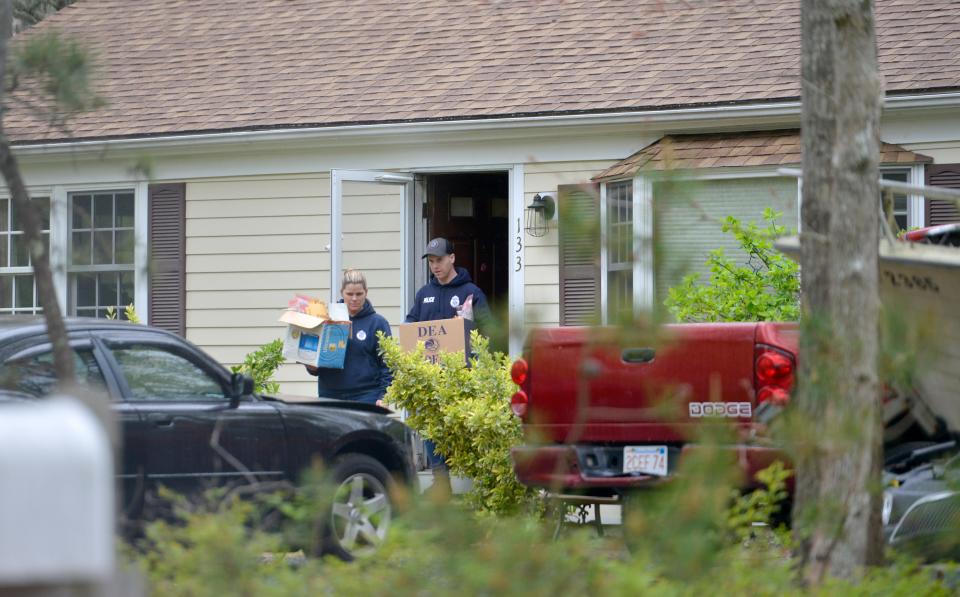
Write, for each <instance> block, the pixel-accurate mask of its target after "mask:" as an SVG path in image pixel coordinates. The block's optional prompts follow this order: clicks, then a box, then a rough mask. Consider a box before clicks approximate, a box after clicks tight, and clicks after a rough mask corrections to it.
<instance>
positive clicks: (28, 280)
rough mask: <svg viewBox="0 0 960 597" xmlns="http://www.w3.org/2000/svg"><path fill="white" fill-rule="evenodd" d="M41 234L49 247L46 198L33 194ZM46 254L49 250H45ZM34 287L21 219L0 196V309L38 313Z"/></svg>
mask: <svg viewBox="0 0 960 597" xmlns="http://www.w3.org/2000/svg"><path fill="white" fill-rule="evenodd" d="M33 203H34V205H35V206H36V208H37V211H38V215H39V216H40V228H41V235H42V237H43V242H44V246H45V247H46V248H47V251H49V250H50V199H49V197H35V198H33ZM48 254H49V253H48ZM40 311H41V308H40V303H39V301H38V300H37V289H36V284H35V283H34V278H33V267H32V263H31V260H30V250H29V247H28V246H27V242H26V238H25V236H24V232H23V219H22V218H21V216H20V214H19V213H18V210H17V209H16V207H15V206H14V204H13V200H12V199H9V198H0V313H4V314H9V313H38V312H40Z"/></svg>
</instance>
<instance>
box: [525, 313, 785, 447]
mask: <svg viewBox="0 0 960 597" xmlns="http://www.w3.org/2000/svg"><path fill="white" fill-rule="evenodd" d="M758 342H764V343H770V344H772V345H780V346H781V347H783V348H785V349H786V350H789V351H790V352H795V350H796V334H795V326H794V325H793V324H778V323H723V324H682V325H668V326H663V328H662V333H660V334H659V336H658V339H657V341H637V340H636V339H628V338H626V337H625V336H624V334H622V333H618V332H617V331H616V330H613V329H598V328H577V327H566V328H553V329H545V330H538V331H536V332H534V333H533V334H532V335H531V339H530V344H529V346H528V351H527V356H528V359H529V364H530V372H531V373H530V379H529V396H530V402H529V405H528V413H527V417H526V423H527V424H526V425H525V426H524V430H525V432H526V434H527V437H528V438H529V439H530V440H534V441H540V442H543V441H546V442H567V443H570V442H636V443H643V442H679V441H683V440H684V439H686V438H687V437H688V435H689V433H690V431H691V426H692V425H699V424H702V419H701V418H700V416H699V415H702V414H703V412H702V409H703V408H704V406H705V404H706V403H718V402H723V403H727V404H726V405H724V406H723V409H724V410H723V411H722V412H726V411H729V412H727V414H726V416H725V418H726V420H727V421H730V422H737V423H740V424H743V425H750V424H751V422H752V419H751V416H750V415H751V413H752V408H753V407H754V406H755V396H754V387H753V377H754V349H755V345H756V344H757V343H758ZM727 405H729V408H728V406H727ZM706 408H708V409H713V408H715V405H709V406H706ZM711 412H712V411H711Z"/></svg>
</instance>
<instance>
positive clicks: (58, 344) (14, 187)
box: [0, 0, 74, 388]
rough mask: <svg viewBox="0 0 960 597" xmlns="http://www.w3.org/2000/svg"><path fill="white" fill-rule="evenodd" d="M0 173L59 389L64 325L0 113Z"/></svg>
mask: <svg viewBox="0 0 960 597" xmlns="http://www.w3.org/2000/svg"><path fill="white" fill-rule="evenodd" d="M12 19H13V15H12V12H11V0H0V82H4V83H5V82H6V65H7V44H8V42H9V41H10V37H11V28H12V25H13V20H12ZM5 90H6V87H5V84H0V106H2V105H3V100H4V97H3V94H4V91H5ZM0 172H2V174H3V178H4V180H5V181H6V183H7V189H9V191H10V197H11V199H12V200H13V206H14V208H15V209H16V210H17V213H18V214H19V215H20V220H21V222H23V236H24V239H25V240H26V242H27V246H28V247H29V250H30V260H31V263H32V265H33V275H34V279H35V280H36V284H37V295H38V298H39V300H40V306H41V307H43V316H44V319H45V320H46V322H47V336H48V337H49V338H50V343H51V344H52V345H53V366H54V370H55V371H56V374H57V380H58V382H59V385H60V387H61V388H64V387H66V386H69V385H70V384H72V383H73V380H74V371H73V354H72V353H71V351H70V345H69V342H68V340H67V332H66V328H65V327H64V324H63V317H62V316H61V314H60V304H59V303H58V302H57V291H56V289H55V288H54V287H53V275H52V274H51V272H50V255H49V254H48V253H47V250H46V248H45V247H44V246H43V238H42V237H41V235H40V218H39V216H38V215H37V212H36V210H35V209H34V206H33V204H32V203H31V202H30V195H29V194H28V193H27V187H26V185H25V184H24V182H23V176H22V175H21V174H20V167H19V165H18V164H17V159H16V158H15V157H14V155H13V151H12V149H11V147H10V140H9V139H8V138H7V135H6V132H5V130H4V128H3V118H2V115H0Z"/></svg>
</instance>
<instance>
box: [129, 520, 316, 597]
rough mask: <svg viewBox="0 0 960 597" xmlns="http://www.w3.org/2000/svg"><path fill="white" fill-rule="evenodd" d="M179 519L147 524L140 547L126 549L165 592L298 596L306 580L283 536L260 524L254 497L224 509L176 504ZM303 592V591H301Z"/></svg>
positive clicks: (154, 588) (154, 589)
mask: <svg viewBox="0 0 960 597" xmlns="http://www.w3.org/2000/svg"><path fill="white" fill-rule="evenodd" d="M177 514H178V518H179V520H178V521H177V523H176V524H170V523H167V522H155V523H152V524H151V525H149V526H148V527H147V529H146V537H145V540H144V541H143V543H144V544H146V545H147V546H149V547H148V548H147V549H143V550H142V551H136V552H135V551H132V550H131V551H128V557H130V558H132V559H135V560H136V563H137V565H138V566H139V568H140V569H141V571H142V572H143V573H144V574H145V576H146V577H147V580H148V582H149V585H150V591H149V593H150V594H151V595H156V596H164V595H196V596H199V595H250V596H253V595H295V594H298V593H297V591H298V590H302V588H301V587H300V586H299V585H301V584H302V583H303V581H302V579H301V578H300V575H299V574H297V571H296V570H294V569H293V568H291V567H290V566H288V565H287V564H286V562H285V561H284V560H283V558H271V557H269V554H275V553H284V552H283V545H282V541H281V537H280V536H279V535H277V534H269V533H264V532H262V531H260V530H258V529H257V525H256V524H255V518H256V514H257V511H256V509H255V508H254V505H253V503H251V502H242V501H232V502H229V503H228V504H227V506H226V507H224V508H221V509H206V508H203V509H199V510H197V511H189V510H186V509H182V508H181V509H178V513H177ZM300 594H303V593H300Z"/></svg>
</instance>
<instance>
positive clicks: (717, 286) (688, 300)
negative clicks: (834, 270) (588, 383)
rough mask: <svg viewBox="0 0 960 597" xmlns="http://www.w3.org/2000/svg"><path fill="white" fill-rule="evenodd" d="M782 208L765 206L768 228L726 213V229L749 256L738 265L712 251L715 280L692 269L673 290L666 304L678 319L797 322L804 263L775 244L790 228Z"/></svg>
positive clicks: (693, 320)
mask: <svg viewBox="0 0 960 597" xmlns="http://www.w3.org/2000/svg"><path fill="white" fill-rule="evenodd" d="M782 215H783V214H782V213H778V212H774V211H773V210H771V209H769V208H768V209H765V210H764V212H763V219H764V220H765V221H766V222H767V225H766V227H765V228H759V227H758V226H757V225H756V224H754V223H753V222H750V223H748V224H747V225H746V226H744V225H743V224H741V223H740V221H739V220H737V219H736V218H734V217H732V216H727V218H726V220H724V222H723V225H722V227H721V229H722V230H723V231H724V232H727V233H730V234H733V236H734V237H735V238H736V239H737V242H738V243H739V244H740V248H741V249H742V250H743V252H744V253H746V254H747V256H748V257H749V259H748V261H747V263H745V264H739V263H736V262H734V261H733V259H731V258H729V257H727V256H725V255H724V253H723V249H716V250H714V251H711V252H710V256H709V257H708V258H707V264H708V265H709V267H710V281H709V282H708V283H706V284H704V283H702V282H701V279H700V274H696V273H694V274H689V275H688V276H686V277H685V278H684V279H683V281H682V282H681V283H680V284H678V285H677V286H674V287H673V288H671V289H670V290H669V291H668V295H667V299H666V301H665V305H666V306H667V308H668V309H669V310H670V312H671V313H672V314H673V315H674V316H675V317H676V318H677V320H679V321H685V322H703V321H796V320H797V319H799V317H800V276H799V270H800V266H799V265H798V264H797V262H795V261H793V260H792V259H789V258H788V257H786V256H785V255H783V254H782V253H780V252H779V251H777V250H776V249H774V248H773V241H774V239H776V238H777V237H779V236H783V235H784V234H785V233H786V232H787V230H786V228H784V227H783V226H781V225H779V224H777V218H779V217H780V216H782Z"/></svg>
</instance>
